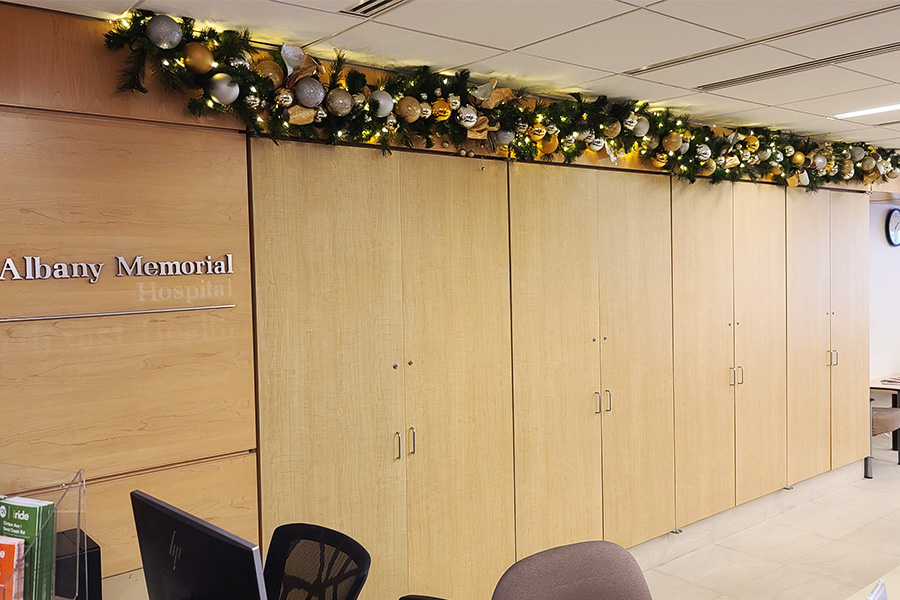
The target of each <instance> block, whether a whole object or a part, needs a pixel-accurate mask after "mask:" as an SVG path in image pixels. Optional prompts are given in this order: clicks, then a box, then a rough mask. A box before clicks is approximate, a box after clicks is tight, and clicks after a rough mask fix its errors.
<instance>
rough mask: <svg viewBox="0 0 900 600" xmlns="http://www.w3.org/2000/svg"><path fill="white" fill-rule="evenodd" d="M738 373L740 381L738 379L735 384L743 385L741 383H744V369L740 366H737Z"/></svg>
mask: <svg viewBox="0 0 900 600" xmlns="http://www.w3.org/2000/svg"><path fill="white" fill-rule="evenodd" d="M738 373H740V379H738V382H737V384H738V385H743V383H744V367H742V366H741V365H738Z"/></svg>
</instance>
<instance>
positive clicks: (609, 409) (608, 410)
mask: <svg viewBox="0 0 900 600" xmlns="http://www.w3.org/2000/svg"><path fill="white" fill-rule="evenodd" d="M606 393H607V394H609V400H608V402H609V404H607V405H606V412H610V411H611V410H612V392H611V391H610V390H606Z"/></svg>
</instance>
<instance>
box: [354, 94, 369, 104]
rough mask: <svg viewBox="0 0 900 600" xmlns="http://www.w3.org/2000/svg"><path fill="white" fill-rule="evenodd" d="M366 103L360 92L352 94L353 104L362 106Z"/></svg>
mask: <svg viewBox="0 0 900 600" xmlns="http://www.w3.org/2000/svg"><path fill="white" fill-rule="evenodd" d="M365 103H366V97H365V96H364V95H362V94H353V105H354V106H362V105H363V104H365Z"/></svg>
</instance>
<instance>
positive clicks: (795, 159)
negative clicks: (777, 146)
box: [791, 150, 806, 165]
mask: <svg viewBox="0 0 900 600" xmlns="http://www.w3.org/2000/svg"><path fill="white" fill-rule="evenodd" d="M805 160H806V155H805V154H803V153H802V152H800V151H799V150H795V151H794V153H793V154H791V162H792V163H793V164H795V165H802V164H803V161H805Z"/></svg>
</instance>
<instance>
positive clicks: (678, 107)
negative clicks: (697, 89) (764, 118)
mask: <svg viewBox="0 0 900 600" xmlns="http://www.w3.org/2000/svg"><path fill="white" fill-rule="evenodd" d="M663 106H666V107H669V108H672V109H673V110H674V111H675V112H684V113H688V114H689V115H690V117H691V120H692V121H697V122H701V123H708V124H710V125H712V124H716V119H717V118H718V117H722V116H725V115H729V114H732V113H736V112H740V111H745V110H750V109H752V108H762V107H761V106H760V105H759V104H756V103H754V102H744V101H743V100H735V99H734V98H726V97H724V96H717V95H715V94H690V95H688V96H683V97H681V98H675V99H671V100H667V101H666V102H664V103H663Z"/></svg>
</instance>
